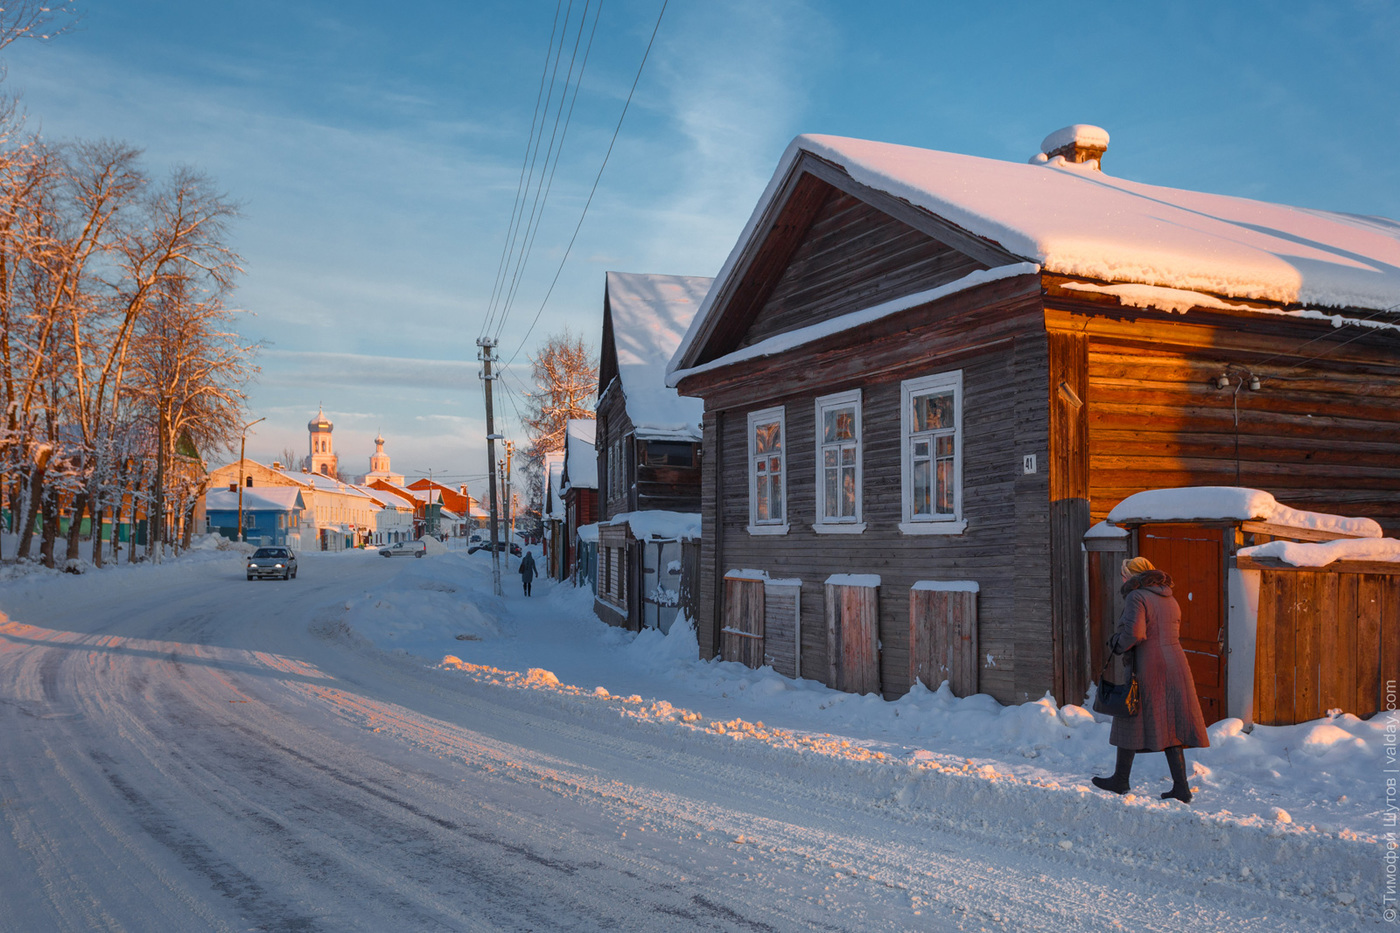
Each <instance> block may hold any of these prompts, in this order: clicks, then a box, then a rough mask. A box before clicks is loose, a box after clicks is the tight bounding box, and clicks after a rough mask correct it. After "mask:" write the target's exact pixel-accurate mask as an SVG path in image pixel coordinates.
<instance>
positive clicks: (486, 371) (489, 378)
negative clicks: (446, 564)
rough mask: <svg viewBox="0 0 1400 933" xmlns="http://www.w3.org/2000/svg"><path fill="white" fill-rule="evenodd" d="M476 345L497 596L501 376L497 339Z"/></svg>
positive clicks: (480, 340) (482, 339) (493, 584)
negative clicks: (497, 399)
mask: <svg viewBox="0 0 1400 933" xmlns="http://www.w3.org/2000/svg"><path fill="white" fill-rule="evenodd" d="M476 345H477V346H478V347H480V348H481V352H479V353H478V354H477V357H476V358H477V359H479V360H481V381H482V384H483V385H484V386H485V392H486V473H487V475H488V476H489V477H490V481H491V489H490V496H491V589H492V592H494V593H495V594H496V595H497V596H504V595H505V593H504V591H503V590H502V589H501V554H500V551H499V550H497V546H496V542H497V541H498V540H499V539H498V538H497V537H496V467H495V464H496V441H497V440H499V439H500V438H501V435H499V434H497V433H496V418H495V414H494V410H493V409H492V407H491V384H492V383H493V382H494V381H495V380H497V379H499V378H500V376H499V375H493V374H492V372H491V364H492V363H494V362H495V361H496V359H495V355H494V351H495V349H496V341H495V339H494V338H491V337H478V338H477V339H476Z"/></svg>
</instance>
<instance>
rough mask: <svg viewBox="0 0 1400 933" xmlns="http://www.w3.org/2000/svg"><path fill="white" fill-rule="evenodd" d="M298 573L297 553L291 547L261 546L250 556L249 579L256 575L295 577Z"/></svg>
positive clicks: (288, 578)
mask: <svg viewBox="0 0 1400 933" xmlns="http://www.w3.org/2000/svg"><path fill="white" fill-rule="evenodd" d="M296 575H297V555H296V552H295V551H293V550H292V549H291V548H289V547H260V548H258V549H257V550H256V551H254V552H253V553H252V555H251V556H249V558H248V579H249V580H252V579H254V578H255V577H281V578H282V579H283V580H292V579H295V578H296Z"/></svg>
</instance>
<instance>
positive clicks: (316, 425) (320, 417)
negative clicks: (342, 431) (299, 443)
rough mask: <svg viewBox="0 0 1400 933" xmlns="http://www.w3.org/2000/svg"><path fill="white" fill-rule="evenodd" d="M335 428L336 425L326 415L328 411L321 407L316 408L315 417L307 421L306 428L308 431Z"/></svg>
mask: <svg viewBox="0 0 1400 933" xmlns="http://www.w3.org/2000/svg"><path fill="white" fill-rule="evenodd" d="M334 429H335V425H333V424H331V423H330V420H329V419H328V418H327V417H326V413H325V412H324V411H323V410H321V409H317V410H316V417H315V418H312V419H311V420H310V421H308V422H306V430H308V431H332V430H334Z"/></svg>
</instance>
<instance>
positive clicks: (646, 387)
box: [607, 272, 714, 441]
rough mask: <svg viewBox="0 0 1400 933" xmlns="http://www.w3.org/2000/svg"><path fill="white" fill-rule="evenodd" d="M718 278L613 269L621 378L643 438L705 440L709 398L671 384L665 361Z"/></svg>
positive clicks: (610, 284) (610, 282)
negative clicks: (690, 394) (687, 394)
mask: <svg viewBox="0 0 1400 933" xmlns="http://www.w3.org/2000/svg"><path fill="white" fill-rule="evenodd" d="M713 281H714V279H711V278H706V277H704V276H696V275H642V274H634V273H628V272H609V273H608V275H607V297H608V309H609V312H610V313H611V315H612V339H613V346H614V349H615V350H616V352H617V378H618V380H619V381H620V382H621V383H622V393H623V395H624V396H625V398H626V402H627V415H628V417H629V418H631V419H632V425H633V428H634V429H635V431H636V435H637V437H639V438H642V439H643V440H687V441H698V440H700V436H701V435H700V420H701V418H702V417H703V416H704V413H705V403H704V402H703V401H702V400H700V399H696V398H687V397H683V396H681V395H680V394H679V393H677V392H676V390H675V389H670V388H667V386H666V365H667V364H668V363H669V362H670V360H671V356H672V354H674V353H675V352H676V347H678V346H680V342H681V338H682V337H684V336H685V332H686V330H687V329H688V328H689V327H690V322H691V321H692V320H693V319H694V318H695V313H696V312H697V311H698V310H699V309H700V305H701V303H702V302H703V301H704V300H705V295H706V294H707V293H708V292H709V290H710V284H711V283H712V282H713Z"/></svg>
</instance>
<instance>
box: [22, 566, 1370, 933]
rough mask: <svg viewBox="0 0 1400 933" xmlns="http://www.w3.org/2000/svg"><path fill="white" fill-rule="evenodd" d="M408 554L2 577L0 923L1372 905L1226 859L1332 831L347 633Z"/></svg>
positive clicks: (1305, 854)
mask: <svg viewBox="0 0 1400 933" xmlns="http://www.w3.org/2000/svg"><path fill="white" fill-rule="evenodd" d="M414 563H415V562H413V561H373V560H368V559H364V560H352V559H345V558H334V557H319V556H317V555H309V556H307V558H306V559H305V560H304V561H303V566H302V569H301V574H300V576H299V579H297V580H295V581H291V582H287V583H284V582H259V583H248V582H246V581H245V580H244V579H243V577H242V574H241V569H240V567H239V565H238V564H237V563H236V562H235V561H233V560H225V561H222V562H215V561H210V562H205V563H195V564H190V565H181V566H179V567H162V568H148V569H142V570H138V571H133V572H131V573H126V574H100V575H99V574H89V575H87V576H84V577H79V578H68V580H64V581H60V584H62V585H59V584H54V585H47V586H11V587H9V588H7V589H0V611H2V612H3V613H4V618H3V619H0V730H3V731H0V735H3V736H4V739H3V742H4V744H3V757H2V758H0V816H3V822H2V823H0V825H2V826H3V832H0V894H2V895H3V896H2V897H0V929H3V930H6V931H9V930H16V931H28V930H34V931H39V930H45V931H47V930H73V931H87V930H182V931H183V930H204V929H211V930H308V931H309V930H375V931H386V930H415V931H416V930H540V931H543V930H603V929H607V930H864V931H871V930H945V929H948V930H961V929H969V930H980V929H1015V930H1054V931H1071V930H1101V929H1115V928H1116V929H1129V930H1269V931H1278V930H1304V929H1329V930H1337V929H1350V928H1370V925H1369V924H1368V923H1367V922H1366V921H1364V920H1362V919H1360V918H1358V916H1357V914H1356V913H1355V912H1354V911H1347V910H1344V909H1343V907H1342V906H1341V905H1339V904H1338V903H1337V902H1336V901H1335V900H1332V899H1328V898H1324V897H1316V896H1308V893H1307V892H1303V893H1302V894H1299V892H1298V891H1296V890H1293V889H1291V887H1290V886H1289V885H1281V884H1280V885H1273V886H1270V885H1269V884H1260V883H1259V882H1258V879H1257V878H1255V879H1249V878H1246V877H1242V876H1241V874H1240V873H1239V872H1238V871H1224V870H1222V869H1221V867H1220V866H1222V865H1226V864H1229V865H1232V866H1237V865H1238V864H1239V863H1240V861H1241V860H1243V861H1244V862H1245V863H1248V862H1251V861H1256V860H1262V859H1263V858H1265V857H1268V855H1267V852H1269V851H1272V852H1273V856H1272V857H1274V858H1275V859H1278V858H1287V859H1293V858H1300V859H1304V860H1307V859H1309V858H1313V859H1331V860H1333V861H1336V860H1338V859H1343V860H1344V859H1349V858H1353V857H1354V856H1353V855H1352V854H1351V850H1350V849H1345V848H1338V847H1336V846H1338V845H1339V843H1337V840H1321V841H1318V840H1312V841H1306V840H1305V841H1301V842H1298V843H1296V844H1295V848H1294V849H1292V850H1289V849H1287V848H1280V849H1275V850H1267V849H1265V848H1263V847H1265V846H1268V845H1280V846H1283V845H1286V843H1276V842H1270V841H1269V840H1268V839H1267V838H1266V837H1265V836H1264V834H1262V833H1256V834H1254V835H1255V836H1257V837H1258V839H1257V840H1255V841H1250V842H1249V845H1250V846H1258V847H1260V848H1258V849H1257V851H1256V850H1254V849H1250V850H1246V851H1243V852H1240V853H1237V856H1238V857H1237V858H1236V857H1235V856H1233V855H1231V853H1230V852H1229V851H1228V849H1229V848H1230V847H1231V846H1233V845H1236V844H1238V842H1239V840H1238V839H1237V838H1234V837H1230V838H1227V837H1226V836H1224V835H1220V834H1219V833H1217V832H1216V831H1215V830H1213V829H1212V828H1211V827H1210V826H1209V825H1206V824H1204V823H1202V822H1200V821H1196V820H1192V819H1190V816H1191V815H1190V814H1189V813H1187V814H1186V815H1185V816H1184V817H1183V818H1182V819H1177V820H1162V819H1161V818H1160V817H1159V816H1155V815H1154V813H1155V811H1154V812H1151V813H1148V812H1135V811H1134V810H1132V809H1131V808H1124V807H1121V806H1114V805H1115V804H1116V803H1117V801H1109V800H1106V799H1102V798H1100V797H1097V796H1092V795H1090V796H1087V797H1084V798H1082V799H1081V798H1080V797H1078V796H1074V799H1073V800H1069V799H1068V798H1069V797H1070V796H1071V795H1068V794H1065V793H1059V794H1051V793H1048V792H1045V793H1040V792H1038V789H1036V788H1033V787H1024V786H1015V787H1010V788H1007V787H1003V786H1001V785H998V784H993V783H988V782H985V781H976V780H967V779H957V778H956V777H955V776H947V775H939V774H937V773H925V772H920V771H917V770H913V769H905V771H904V772H903V773H900V774H894V775H893V776H890V777H888V778H880V779H872V776H871V772H870V771H868V770H866V769H863V768H860V767H855V766H853V765H852V764H851V763H850V762H848V761H845V760H842V759H840V758H831V757H824V756H821V755H812V754H805V755H804V754H801V753H799V752H796V751H793V752H783V754H787V755H788V756H789V757H790V758H791V759H792V761H789V762H787V763H786V765H785V766H783V767H775V766H774V764H773V762H774V756H775V754H779V752H776V751H775V750H774V749H773V747H772V746H771V745H767V744H763V743H761V742H752V741H742V740H740V739H735V738H732V737H724V736H716V735H714V734H712V733H709V732H696V731H685V730H681V729H668V728H662V727H659V726H658V725H657V724H656V723H655V722H653V721H650V720H636V719H632V718H629V717H628V716H626V715H622V714H618V713H613V712H610V710H611V709H612V706H608V705H607V704H602V705H597V706H595V707H588V706H587V705H586V704H584V703H581V702H566V701H565V700H563V699H561V695H560V694H559V693H557V692H552V691H547V690H543V691H541V690H529V689H516V688H510V687H506V686H502V685H501V683H500V682H499V679H493V678H492V677H462V676H454V675H453V674H452V673H451V672H446V671H439V670H430V669H426V668H425V667H424V666H423V665H422V664H421V663H420V662H416V661H413V660H411V659H409V658H405V657H396V656H394V655H391V654H385V653H383V652H380V651H378V650H375V649H372V648H369V647H368V646H366V645H364V644H362V643H360V642H359V641H357V640H356V639H355V638H353V637H350V636H347V635H346V634H345V633H344V631H343V630H342V623H340V622H339V621H338V620H339V619H340V618H341V616H340V614H339V610H340V608H341V607H342V606H343V605H344V603H345V601H346V600H347V598H349V597H350V596H352V595H360V594H363V593H364V592H366V591H367V590H373V589H374V588H375V587H376V586H378V585H380V584H383V583H384V582H385V581H388V580H389V579H390V578H391V577H393V576H395V575H397V574H400V573H405V572H407V569H406V565H412V564H414ZM69 581H71V582H69ZM585 699H587V700H591V699H592V698H591V697H587V696H586V697H585ZM613 699H614V700H616V698H613ZM613 705H614V706H615V705H616V703H614V704H613ZM598 709H602V710H604V711H605V713H606V714H605V715H600V714H598V713H597V710H598ZM590 710H591V711H590ZM581 713H587V714H581ZM920 782H922V783H920ZM916 785H917V786H916ZM925 785H926V786H925ZM914 799H917V800H919V801H925V802H926V801H930V800H933V801H935V802H937V801H942V803H943V805H942V806H939V805H921V806H911V805H909V801H910V800H914ZM1086 807H1087V808H1090V812H1091V813H1092V814H1093V816H1092V820H1091V822H1093V823H1094V824H1095V826H1096V827H1097V828H1096V829H1094V830H1093V831H1090V830H1088V829H1086V828H1085V826H1084V825H1082V823H1083V820H1082V819H1081V818H1080V817H1079V816H1077V814H1082V813H1084V812H1085V808H1086ZM1095 808H1097V809H1095ZM1154 819H1155V820H1157V823H1156V824H1154V823H1153V822H1152V820H1154ZM1105 826H1106V827H1108V828H1109V830H1110V833H1109V835H1108V836H1105V834H1104V832H1103V829H1102V828H1103V827H1105ZM1213 833H1214V834H1215V835H1220V838H1219V839H1218V841H1215V842H1214V843H1212V842H1211V841H1210V840H1207V842H1205V843H1202V842H1200V841H1199V839H1197V840H1196V841H1195V842H1192V843H1191V844H1190V845H1187V846H1185V850H1186V851H1190V852H1193V853H1194V852H1201V851H1206V850H1208V849H1209V848H1210V846H1211V845H1212V844H1214V845H1215V848H1217V849H1220V850H1221V852H1220V854H1219V855H1211V856H1209V857H1205V858H1203V859H1201V860H1200V861H1201V864H1192V861H1193V859H1191V858H1177V859H1173V858H1171V857H1169V856H1167V857H1164V856H1160V855H1159V854H1158V851H1159V849H1168V850H1169V849H1170V847H1171V846H1173V845H1174V844H1176V842H1177V841H1178V840H1180V839H1185V838H1188V837H1190V838H1192V839H1196V837H1197V836H1201V838H1204V836H1202V834H1205V836H1210V835H1211V834H1213ZM1149 836H1154V837H1155V838H1148V837H1149ZM1212 838H1213V837H1212ZM1251 839H1252V837H1251ZM1329 846H1331V848H1329ZM1297 847H1301V848H1297ZM1310 847H1311V848H1310ZM1246 874H1247V873H1246ZM1376 926H1377V928H1378V927H1379V925H1378V924H1377V925H1376Z"/></svg>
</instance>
